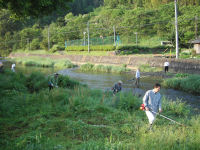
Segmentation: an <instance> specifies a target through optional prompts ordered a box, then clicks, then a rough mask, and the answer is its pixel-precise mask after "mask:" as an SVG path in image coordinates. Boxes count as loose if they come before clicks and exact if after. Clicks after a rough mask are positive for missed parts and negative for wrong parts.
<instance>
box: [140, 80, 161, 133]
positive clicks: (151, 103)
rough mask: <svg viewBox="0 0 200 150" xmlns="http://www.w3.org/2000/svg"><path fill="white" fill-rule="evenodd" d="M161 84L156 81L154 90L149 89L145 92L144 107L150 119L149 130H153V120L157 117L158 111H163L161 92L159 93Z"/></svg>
mask: <svg viewBox="0 0 200 150" xmlns="http://www.w3.org/2000/svg"><path fill="white" fill-rule="evenodd" d="M160 88H161V85H160V84H159V83H156V84H155V85H154V88H153V90H149V91H147V92H146V93H145V95H144V97H143V107H144V109H145V113H146V115H147V118H148V119H149V124H150V127H149V130H152V125H153V122H154V121H155V119H156V115H157V112H158V111H159V113H161V112H162V109H161V98H162V97H161V94H160V93H159V91H160Z"/></svg>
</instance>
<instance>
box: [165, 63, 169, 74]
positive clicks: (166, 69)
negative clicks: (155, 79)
mask: <svg viewBox="0 0 200 150" xmlns="http://www.w3.org/2000/svg"><path fill="white" fill-rule="evenodd" d="M164 67H165V73H166V72H168V70H169V62H168V61H166V62H165V63H164Z"/></svg>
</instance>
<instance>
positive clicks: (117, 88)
mask: <svg viewBox="0 0 200 150" xmlns="http://www.w3.org/2000/svg"><path fill="white" fill-rule="evenodd" d="M122 84H123V82H122V81H121V80H119V81H118V82H117V83H116V84H115V85H114V86H113V87H112V90H113V95H115V94H117V93H118V92H120V91H121V90H122Z"/></svg>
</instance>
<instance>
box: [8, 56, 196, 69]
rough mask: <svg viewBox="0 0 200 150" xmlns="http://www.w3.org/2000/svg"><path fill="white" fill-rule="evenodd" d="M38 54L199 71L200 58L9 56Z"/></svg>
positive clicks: (97, 62) (95, 62) (83, 60)
mask: <svg viewBox="0 0 200 150" xmlns="http://www.w3.org/2000/svg"><path fill="white" fill-rule="evenodd" d="M29 56H40V57H49V58H52V59H69V60H70V61H72V62H73V63H76V64H82V63H87V62H89V63H93V64H109V65H122V64H126V65H127V66H128V67H137V66H139V65H142V64H149V65H151V66H153V67H163V64H164V62H165V61H166V60H167V61H169V62H170V68H173V69H175V70H184V71H189V70H190V71H191V70H193V71H195V72H200V60H194V59H178V60H176V59H165V58H157V57H141V56H140V57H137V56H83V55H46V54H45V55H44V54H19V53H18V54H10V57H29Z"/></svg>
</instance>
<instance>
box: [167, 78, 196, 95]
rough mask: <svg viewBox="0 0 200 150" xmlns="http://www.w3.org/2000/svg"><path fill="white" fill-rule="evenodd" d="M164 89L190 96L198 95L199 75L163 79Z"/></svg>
mask: <svg viewBox="0 0 200 150" xmlns="http://www.w3.org/2000/svg"><path fill="white" fill-rule="evenodd" d="M163 85H164V86H165V87H166V88H173V89H177V90H182V91H185V92H188V93H192V94H197V95H199V94H200V75H188V74H178V75H176V76H175V77H173V78H170V79H165V80H164V82H163Z"/></svg>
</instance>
